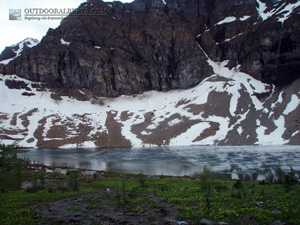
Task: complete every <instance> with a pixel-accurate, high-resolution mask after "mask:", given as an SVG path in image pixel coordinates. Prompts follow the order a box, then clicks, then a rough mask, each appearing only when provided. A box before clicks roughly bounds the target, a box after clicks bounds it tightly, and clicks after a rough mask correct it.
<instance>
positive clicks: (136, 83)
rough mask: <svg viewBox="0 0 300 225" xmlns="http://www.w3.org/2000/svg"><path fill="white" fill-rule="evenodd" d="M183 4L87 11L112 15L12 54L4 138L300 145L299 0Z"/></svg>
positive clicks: (0, 92) (0, 70)
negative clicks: (97, 11) (105, 11)
mask: <svg viewBox="0 0 300 225" xmlns="http://www.w3.org/2000/svg"><path fill="white" fill-rule="evenodd" d="M186 2H187V1H185V0H166V1H165V3H166V4H164V1H160V0H135V1H134V2H132V3H130V4H122V3H120V2H111V3H104V2H102V1H96V0H94V1H89V2H86V3H82V4H81V5H80V7H79V8H86V9H89V8H92V7H96V6H97V7H107V8H108V9H110V10H107V15H105V16H101V17H99V16H98V17H93V16H91V17H82V16H76V15H73V16H69V17H67V18H66V19H64V20H63V21H62V22H61V25H60V27H58V28H57V29H49V31H48V32H47V34H46V35H45V36H44V38H43V39H42V40H41V42H39V44H37V45H35V46H33V47H32V48H29V47H28V48H27V47H25V48H24V49H22V48H21V47H20V45H19V44H18V45H16V46H19V47H20V48H19V49H18V50H16V49H15V50H14V51H17V52H19V53H20V54H18V53H15V55H12V56H11V57H12V58H6V59H5V61H1V62H0V85H1V86H0V96H1V97H2V101H1V102H0V106H1V107H0V109H1V110H0V139H2V141H3V142H5V143H10V142H12V141H14V140H17V141H19V143H20V144H21V145H23V146H31V147H39V148H49V147H50V148H58V147H63V148H68V147H103V148H106V147H110V148H116V147H142V146H148V145H255V144H261V145H275V144H279V145H281V144H298V145H299V144H300V131H299V130H300V129H299V126H300V119H299V118H300V106H299V105H300V91H299V87H300V79H299V74H300V73H299V68H300V67H299V62H300V52H299V49H300V42H299V41H300V19H299V12H300V7H299V3H300V2H298V1H293V0H289V1H285V2H278V3H276V4H275V5H274V1H267V2H266V3H263V2H261V1H259V0H257V1H255V0H236V1H226V2H223V4H222V1H221V0H215V1H213V2H212V1H206V0H204V1H196V0H193V1H189V5H187V4H186ZM2 57H3V56H2ZM9 57H10V56H9Z"/></svg>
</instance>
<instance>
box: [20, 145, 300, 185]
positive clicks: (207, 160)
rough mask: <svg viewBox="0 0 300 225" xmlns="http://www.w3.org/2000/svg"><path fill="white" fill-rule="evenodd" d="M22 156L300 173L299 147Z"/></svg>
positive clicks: (110, 165) (154, 167)
mask: <svg viewBox="0 0 300 225" xmlns="http://www.w3.org/2000/svg"><path fill="white" fill-rule="evenodd" d="M18 156H19V158H24V157H26V158H28V157H29V158H30V159H31V160H32V161H33V160H35V161H36V162H37V161H39V163H42V164H44V165H47V166H67V167H74V168H83V169H89V170H100V171H114V172H124V173H139V172H141V171H143V173H144V174H148V175H162V174H163V175H173V176H184V175H188V176H196V175H198V174H199V173H201V171H202V170H203V167H204V166H207V167H208V168H210V169H211V170H212V171H214V172H215V173H216V174H217V177H223V178H232V179H247V180H262V179H265V177H266V175H267V174H270V173H271V174H272V175H273V176H274V177H275V178H276V169H277V168H278V166H279V165H280V167H281V169H283V170H285V171H288V170H289V169H290V166H291V165H292V166H293V169H294V170H295V172H296V173H297V174H298V175H299V174H300V146H286V145H284V146H237V147H232V146H176V147H152V148H147V147H145V148H131V149H120V148H119V149H32V150H31V151H30V152H26V153H21V154H18Z"/></svg>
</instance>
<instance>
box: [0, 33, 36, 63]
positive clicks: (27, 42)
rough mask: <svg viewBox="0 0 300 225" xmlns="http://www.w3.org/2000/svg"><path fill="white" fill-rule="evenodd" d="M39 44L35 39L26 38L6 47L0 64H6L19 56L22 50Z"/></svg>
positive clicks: (0, 56) (0, 58) (0, 57)
mask: <svg viewBox="0 0 300 225" xmlns="http://www.w3.org/2000/svg"><path fill="white" fill-rule="evenodd" d="M38 43H39V41H38V40H37V39H34V38H26V39H24V40H23V41H20V42H19V43H17V44H15V45H11V46H8V47H6V48H5V49H4V50H3V51H2V53H1V55H0V61H1V63H2V64H8V63H9V62H10V61H12V60H13V59H15V58H16V57H18V56H20V55H21V53H22V52H23V50H24V49H28V48H32V47H34V46H36V45H37V44H38Z"/></svg>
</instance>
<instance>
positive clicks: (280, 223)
mask: <svg viewBox="0 0 300 225" xmlns="http://www.w3.org/2000/svg"><path fill="white" fill-rule="evenodd" d="M269 225H286V223H284V222H281V221H275V222H273V223H270V224H269Z"/></svg>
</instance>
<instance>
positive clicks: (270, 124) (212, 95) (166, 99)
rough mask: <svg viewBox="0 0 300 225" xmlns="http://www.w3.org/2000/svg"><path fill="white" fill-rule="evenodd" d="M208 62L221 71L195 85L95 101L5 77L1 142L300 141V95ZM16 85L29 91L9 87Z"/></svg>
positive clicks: (0, 92) (1, 80)
mask: <svg viewBox="0 0 300 225" xmlns="http://www.w3.org/2000/svg"><path fill="white" fill-rule="evenodd" d="M207 60H208V62H209V64H210V65H211V66H212V68H213V70H214V74H212V75H211V76H210V77H208V78H206V79H205V80H204V81H203V82H201V83H200V84H199V85H197V86H196V87H194V88H191V89H187V90H172V91H169V92H166V93H163V92H157V91H149V92H145V93H143V94H139V95H133V96H120V97H118V98H99V99H96V100H95V99H92V100H91V101H79V100H77V99H75V98H73V97H69V96H62V97H61V100H57V99H56V100H55V99H53V98H52V94H53V92H51V91H50V90H48V89H44V90H43V91H41V90H39V89H41V88H39V85H42V84H38V83H34V82H30V81H28V80H25V79H22V78H20V77H18V76H16V75H5V76H4V75H0V97H1V102H0V139H2V140H1V142H3V143H6V144H10V143H12V142H13V141H15V140H17V141H18V142H19V144H20V145H21V146H27V147H55V148H56V147H61V148H70V147H132V146H134V147H139V146H145V145H251V144H259V145H278V144H279V145H281V144H289V143H295V141H296V142H297V140H298V141H299V140H300V138H299V135H300V133H299V126H296V125H297V123H295V119H294V118H298V117H297V116H296V115H298V114H299V111H300V110H299V109H300V108H299V103H300V100H299V99H300V94H299V92H297V91H294V92H291V91H288V90H289V89H287V90H281V92H279V91H275V88H274V87H273V86H270V85H267V84H264V83H262V82H260V81H258V80H255V79H254V78H253V77H251V76H249V75H248V74H245V73H242V72H240V71H239V66H238V67H236V68H233V69H231V70H230V69H228V68H227V67H226V65H227V61H224V62H221V63H217V62H213V61H212V60H210V59H209V58H208V59H207ZM11 82H13V83H15V84H18V82H21V83H24V84H26V85H25V86H27V88H26V90H25V89H24V88H23V89H22V88H20V87H19V86H18V85H13V87H12V86H11V85H7V84H9V83H11ZM295 85H297V84H295ZM298 85H299V82H298ZM291 89H292V88H291ZM296 89H297V88H296ZM85 91H86V90H79V92H80V93H81V94H85V93H86V92H85ZM260 96H265V97H260ZM298 144H299V143H298Z"/></svg>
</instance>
